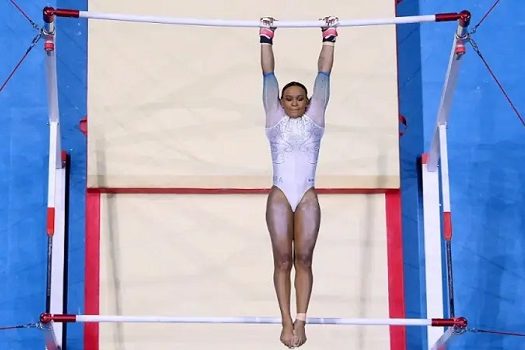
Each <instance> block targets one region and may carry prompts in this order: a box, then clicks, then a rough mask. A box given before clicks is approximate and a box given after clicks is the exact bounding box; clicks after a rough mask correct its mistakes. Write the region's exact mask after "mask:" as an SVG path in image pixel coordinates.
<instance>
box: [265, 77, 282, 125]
mask: <svg viewBox="0 0 525 350" xmlns="http://www.w3.org/2000/svg"><path fill="white" fill-rule="evenodd" d="M263 104H264V111H265V112H266V127H270V126H272V125H275V124H276V123H277V122H278V121H279V120H280V119H281V118H282V117H283V110H282V107H281V103H280V102H279V83H278V82H277V78H276V77H275V74H274V73H273V72H272V73H266V74H264V76H263Z"/></svg>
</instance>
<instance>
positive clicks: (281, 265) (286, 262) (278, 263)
mask: <svg viewBox="0 0 525 350" xmlns="http://www.w3.org/2000/svg"><path fill="white" fill-rule="evenodd" d="M274 267H275V270H276V271H279V272H290V271H291V270H292V254H289V253H282V254H275V257H274Z"/></svg>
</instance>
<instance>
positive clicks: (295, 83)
mask: <svg viewBox="0 0 525 350" xmlns="http://www.w3.org/2000/svg"><path fill="white" fill-rule="evenodd" d="M291 86H299V87H300V88H301V89H303V90H304V94H305V95H306V97H308V90H307V89H306V86H304V85H303V84H301V83H299V82H297V81H291V82H289V83H288V84H286V85H285V86H284V87H283V89H282V91H281V97H282V96H283V95H284V90H286V89H288V88H289V87H291Z"/></svg>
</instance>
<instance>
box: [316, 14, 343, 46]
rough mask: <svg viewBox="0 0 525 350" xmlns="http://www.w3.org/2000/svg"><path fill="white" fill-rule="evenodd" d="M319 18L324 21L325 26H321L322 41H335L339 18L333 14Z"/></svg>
mask: <svg viewBox="0 0 525 350" xmlns="http://www.w3.org/2000/svg"><path fill="white" fill-rule="evenodd" d="M319 20H321V21H323V22H325V24H326V25H325V26H323V27H321V31H322V33H323V42H332V43H335V39H336V38H337V25H338V24H339V18H337V17H335V16H326V17H323V18H320V19H319Z"/></svg>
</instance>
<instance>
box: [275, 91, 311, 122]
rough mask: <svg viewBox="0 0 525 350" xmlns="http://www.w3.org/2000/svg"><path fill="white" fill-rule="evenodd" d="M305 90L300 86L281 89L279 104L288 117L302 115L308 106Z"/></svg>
mask: <svg viewBox="0 0 525 350" xmlns="http://www.w3.org/2000/svg"><path fill="white" fill-rule="evenodd" d="M308 103H309V100H308V97H307V96H306V91H304V89H303V88H301V87H300V86H290V87H288V88H286V89H285V90H284V91H283V96H282V97H281V106H283V109H284V112H285V113H286V115H287V116H289V117H290V118H299V117H302V116H303V115H304V113H305V112H306V108H307V107H308Z"/></svg>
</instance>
